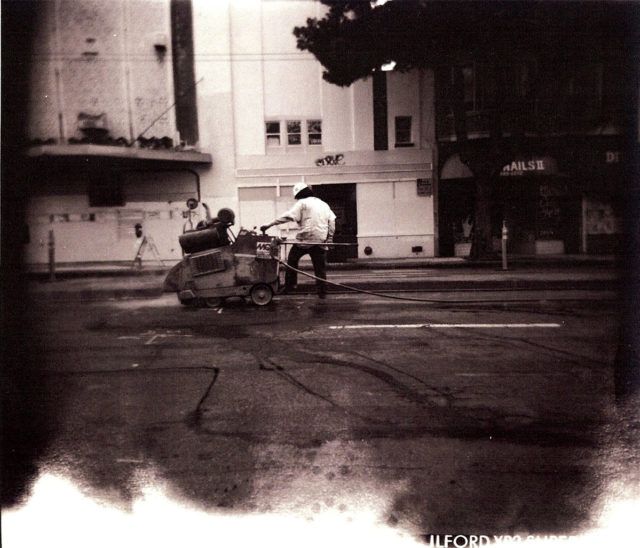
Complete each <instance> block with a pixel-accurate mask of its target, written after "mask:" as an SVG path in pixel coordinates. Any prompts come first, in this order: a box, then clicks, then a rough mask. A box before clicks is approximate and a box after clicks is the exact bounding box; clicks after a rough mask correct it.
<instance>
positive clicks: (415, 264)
mask: <svg viewBox="0 0 640 548" xmlns="http://www.w3.org/2000/svg"><path fill="white" fill-rule="evenodd" d="M174 263H175V261H174V262H171V263H169V262H167V263H166V264H165V265H160V264H157V263H152V262H149V263H145V264H143V266H142V268H132V267H131V263H130V262H129V263H93V264H92V263H82V264H68V265H57V267H56V276H55V281H49V277H50V276H49V272H48V269H47V268H46V265H43V266H40V267H31V268H29V269H28V270H27V272H26V274H27V276H28V279H29V285H28V288H29V293H31V294H34V295H38V296H39V297H50V298H53V299H67V298H71V299H73V300H78V299H79V300H94V299H124V298H151V297H158V296H160V295H162V283H163V281H164V277H165V275H166V273H167V272H168V270H169V268H170V266H171V265H172V264H174ZM302 270H305V271H309V272H310V273H312V270H311V265H310V263H303V264H302ZM622 274H623V271H621V269H620V267H619V265H617V263H616V261H615V259H614V258H613V257H609V256H606V257H605V256H575V255H574V256H567V255H565V256H546V257H514V258H512V259H511V260H510V261H509V264H508V269H507V270H503V269H502V265H501V263H500V262H499V261H487V262H471V261H467V260H465V259H461V258H424V259H423V258H415V259H399V260H391V259H365V260H358V261H353V262H350V263H341V264H330V265H329V267H328V272H327V279H328V280H329V281H330V282H335V283H341V284H345V285H348V286H351V287H355V288H358V289H365V290H368V291H457V290H465V291H469V290H611V291H615V290H617V289H618V288H619V287H620V282H621V278H622ZM314 284H315V282H314V280H312V279H311V278H305V277H304V276H303V275H300V276H299V285H298V288H297V290H296V293H301V294H304V293H313V292H314V291H315V287H314ZM330 291H333V292H344V291H347V290H345V289H342V288H337V287H332V288H330Z"/></svg>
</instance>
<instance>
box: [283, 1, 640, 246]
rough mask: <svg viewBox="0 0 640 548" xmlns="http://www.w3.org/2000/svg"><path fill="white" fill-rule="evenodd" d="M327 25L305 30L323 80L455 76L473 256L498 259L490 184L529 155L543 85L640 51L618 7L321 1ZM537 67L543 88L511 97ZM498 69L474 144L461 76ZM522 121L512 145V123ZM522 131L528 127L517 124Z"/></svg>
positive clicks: (454, 104) (302, 38)
mask: <svg viewBox="0 0 640 548" xmlns="http://www.w3.org/2000/svg"><path fill="white" fill-rule="evenodd" d="M322 3H323V4H325V5H326V6H327V7H328V9H327V12H326V14H325V16H324V17H323V18H322V19H317V18H310V19H308V20H307V22H306V25H305V26H302V27H296V28H295V29H294V35H295V36H296V38H297V45H298V48H299V49H301V50H307V51H309V52H311V53H312V54H313V55H314V56H315V57H316V58H317V59H318V61H320V63H321V64H322V66H323V67H324V72H323V78H324V79H325V80H326V81H327V82H330V83H332V84H336V85H338V86H349V85H351V84H352V83H353V82H355V81H356V80H359V79H362V78H366V77H368V76H370V75H371V73H372V71H374V70H377V69H379V68H380V67H381V66H382V65H383V64H385V63H389V62H391V61H393V62H395V63H396V66H395V70H398V71H408V70H411V69H426V68H432V69H436V68H438V67H450V68H451V70H452V71H454V78H453V81H452V82H451V83H444V82H441V83H440V85H445V86H446V85H449V86H450V89H448V90H447V93H446V94H444V96H445V97H447V100H448V101H449V104H448V105H439V107H440V108H442V107H445V108H448V109H449V111H450V112H452V113H453V115H454V116H453V117H454V126H455V134H456V141H457V146H458V153H459V154H460V158H461V160H462V161H463V162H464V163H465V164H466V165H467V166H468V167H469V168H470V170H471V171H472V172H473V174H474V176H475V178H476V189H477V191H476V198H477V199H476V208H475V228H474V241H473V247H472V256H474V257H475V258H479V257H482V256H486V255H487V254H490V253H491V248H492V243H491V226H490V215H489V210H490V203H489V185H490V183H491V181H492V180H493V179H494V178H495V177H497V176H498V175H499V173H500V170H501V168H502V166H504V165H505V164H506V163H507V162H508V161H509V160H510V159H511V158H513V156H514V154H516V153H517V152H519V151H523V150H525V149H526V148H527V139H525V125H526V124H527V119H526V116H525V115H524V112H525V110H526V109H525V108H523V105H524V104H525V103H526V102H530V101H532V100H534V98H535V96H536V95H537V94H539V93H544V92H545V89H544V83H545V82H548V81H549V80H550V79H554V78H557V77H560V78H561V77H562V74H558V72H559V71H562V70H563V67H566V66H567V63H571V62H580V61H585V60H589V59H594V58H597V57H600V56H602V55H603V54H604V53H603V52H604V51H605V50H606V49H607V47H610V45H611V44H615V45H616V47H617V48H621V47H622V48H631V49H634V48H632V46H633V45H634V44H633V40H634V39H635V38H636V37H637V34H636V32H635V31H633V28H634V24H635V23H637V22H638V21H637V18H634V17H633V16H630V13H633V12H630V11H629V6H628V5H625V3H619V2H613V3H612V2H529V1H518V2H513V1H491V2H476V1H462V0H461V1H455V0H453V1H451V0H449V1H440V0H434V1H429V0H392V1H388V2H385V3H380V2H378V3H372V2H367V1H351V2H349V1H333V0H322ZM529 58H535V59H536V63H537V67H538V68H539V75H538V76H539V77H538V79H533V80H532V82H531V83H530V85H529V87H528V89H525V90H524V91H523V93H522V94H521V95H520V96H518V97H515V96H513V95H509V94H507V93H505V82H506V79H507V78H508V76H507V74H506V72H505V71H506V68H507V67H508V66H509V65H510V64H512V63H513V62H514V61H517V60H520V61H522V60H523V59H529ZM468 63H479V64H482V65H484V66H486V67H489V70H488V72H487V73H486V76H488V78H489V79H490V80H492V83H491V87H492V89H493V90H494V92H493V95H492V101H493V103H492V104H489V105H486V106H487V107H488V111H489V116H490V122H489V130H490V131H489V137H488V138H487V139H485V141H484V142H482V143H479V142H477V141H474V142H473V143H472V144H471V143H470V142H469V138H468V132H467V117H466V111H465V106H464V102H463V94H462V85H463V84H462V74H461V72H460V67H461V66H462V65H464V64H468ZM507 118H508V119H509V120H511V121H513V120H517V121H518V123H516V125H515V126H513V125H512V127H511V133H510V136H509V139H505V137H504V130H503V126H504V121H505V119H507ZM518 124H519V125H518Z"/></svg>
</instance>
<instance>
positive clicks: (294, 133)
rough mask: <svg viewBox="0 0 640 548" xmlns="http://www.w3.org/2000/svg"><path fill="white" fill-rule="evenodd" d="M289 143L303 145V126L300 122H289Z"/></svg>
mask: <svg viewBox="0 0 640 548" xmlns="http://www.w3.org/2000/svg"><path fill="white" fill-rule="evenodd" d="M287 143H289V144H290V145H301V144H302V125H301V123H300V120H287Z"/></svg>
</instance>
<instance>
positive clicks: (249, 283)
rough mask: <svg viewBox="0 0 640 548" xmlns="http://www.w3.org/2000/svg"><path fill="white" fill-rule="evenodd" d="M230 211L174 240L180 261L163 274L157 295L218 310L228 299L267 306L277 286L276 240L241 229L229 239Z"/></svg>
mask: <svg viewBox="0 0 640 548" xmlns="http://www.w3.org/2000/svg"><path fill="white" fill-rule="evenodd" d="M234 222H235V214H234V212H233V211H232V210H231V209H228V208H223V209H221V210H220V211H218V215H217V216H216V217H214V218H211V219H207V220H206V221H201V223H199V224H198V226H197V227H196V228H195V230H188V231H186V232H184V233H183V234H181V235H180V237H179V242H180V247H181V248H182V251H183V252H184V257H183V259H182V260H181V261H180V262H179V263H178V264H176V265H175V266H174V267H173V268H172V269H171V270H170V271H169V273H168V274H167V277H166V278H165V281H164V286H163V290H164V291H165V292H174V291H175V292H176V294H177V296H178V300H179V301H180V303H181V304H183V305H188V306H199V307H202V306H206V307H210V308H217V307H219V306H220V305H221V304H222V302H223V301H224V299H226V298H229V297H242V298H245V297H249V299H250V300H251V302H252V303H253V304H255V305H257V306H265V305H268V304H269V303H270V302H271V301H272V299H273V296H274V294H276V293H277V292H278V290H279V287H280V262H279V257H280V244H281V242H280V240H279V239H278V238H275V237H272V236H268V235H266V234H262V235H259V234H257V233H256V232H255V231H248V230H245V229H241V230H240V231H239V232H238V234H237V236H234V235H233V233H231V231H230V230H229V228H230V227H231V226H232V225H233V224H234Z"/></svg>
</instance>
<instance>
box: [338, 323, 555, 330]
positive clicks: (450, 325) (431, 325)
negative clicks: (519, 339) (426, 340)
mask: <svg viewBox="0 0 640 548" xmlns="http://www.w3.org/2000/svg"><path fill="white" fill-rule="evenodd" d="M459 327H460V328H465V329H474V328H478V329H494V328H498V329H512V328H518V329H522V328H538V329H539V328H542V329H546V328H554V327H562V324H560V323H405V324H363V325H331V326H329V329H420V328H438V329H441V328H445V329H446V328H459Z"/></svg>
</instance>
